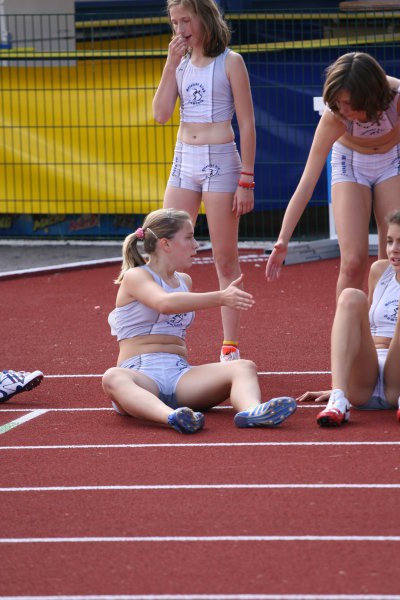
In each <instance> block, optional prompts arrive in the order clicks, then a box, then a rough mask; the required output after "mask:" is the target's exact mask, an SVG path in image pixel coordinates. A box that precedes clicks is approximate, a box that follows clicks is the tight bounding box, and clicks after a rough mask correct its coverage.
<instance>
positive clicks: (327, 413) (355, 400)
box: [299, 210, 400, 426]
mask: <svg viewBox="0 0 400 600" xmlns="http://www.w3.org/2000/svg"><path fill="white" fill-rule="evenodd" d="M387 223H388V232H387V244H386V252H387V256H388V259H387V260H378V261H376V262H374V263H373V264H372V266H371V269H370V274H369V282H368V287H369V296H368V298H367V296H366V294H365V293H364V292H362V291H361V290H357V289H354V288H347V289H345V290H343V292H342V293H341V295H340V296H339V299H338V303H337V308H336V314H335V318H334V321H333V326H332V340H331V368H332V387H333V390H332V392H330V394H329V392H306V393H305V394H303V396H301V397H300V398H299V401H300V402H304V401H307V400H310V399H313V400H315V401H316V402H320V401H322V400H325V399H326V398H327V396H329V401H328V404H327V406H326V408H325V409H324V410H323V411H322V412H320V413H319V414H318V416H317V423H318V424H319V425H322V426H331V425H341V424H342V423H345V422H346V421H348V420H349V416H350V405H352V406H354V407H355V408H358V409H366V410H377V409H390V408H391V409H396V408H397V418H398V419H399V420H400V368H399V365H400V316H399V298H400V210H397V211H395V212H393V213H391V214H390V215H389V216H388V218H387Z"/></svg>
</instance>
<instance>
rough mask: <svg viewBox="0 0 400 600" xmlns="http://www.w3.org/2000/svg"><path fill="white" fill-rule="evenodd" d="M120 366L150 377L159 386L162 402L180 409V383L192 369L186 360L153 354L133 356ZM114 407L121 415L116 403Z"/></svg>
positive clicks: (167, 354)
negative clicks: (178, 392) (178, 386)
mask: <svg viewBox="0 0 400 600" xmlns="http://www.w3.org/2000/svg"><path fill="white" fill-rule="evenodd" d="M119 366H120V367H121V368H123V369H134V370H135V371H139V373H143V374H144V375H147V377H150V379H152V380H153V381H154V383H155V384H156V385H157V386H158V390H159V393H158V397H159V398H160V400H161V401H162V402H164V404H166V405H167V406H170V407H171V408H178V404H177V401H176V396H175V391H176V386H177V384H178V381H179V380H180V378H181V377H182V375H184V374H185V373H187V372H188V371H189V370H190V369H191V368H192V367H191V366H190V365H189V363H188V362H187V360H186V358H182V356H179V355H178V354H169V353H168V352H152V353H150V354H140V355H139V356H132V358H128V359H127V360H125V361H124V362H123V363H121V364H120V365H119ZM112 405H113V408H114V410H115V411H116V412H117V413H119V414H121V412H120V411H119V410H118V407H117V406H116V404H115V403H114V402H112Z"/></svg>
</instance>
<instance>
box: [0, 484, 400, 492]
mask: <svg viewBox="0 0 400 600" xmlns="http://www.w3.org/2000/svg"><path fill="white" fill-rule="evenodd" d="M288 489H291V490H293V489H294V490H331V489H344V490H365V489H368V490H371V489H372V490H398V489H400V483H221V484H220V483H215V484H214V483H210V484H208V483H207V484H177V485H172V484H169V485H69V486H68V485H63V486H37V487H0V493H1V492H81V491H83V492H97V491H110V490H111V491H142V490H144V491H152V490H157V491H159V490H161V491H168V490H288Z"/></svg>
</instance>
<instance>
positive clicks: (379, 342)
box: [373, 336, 392, 350]
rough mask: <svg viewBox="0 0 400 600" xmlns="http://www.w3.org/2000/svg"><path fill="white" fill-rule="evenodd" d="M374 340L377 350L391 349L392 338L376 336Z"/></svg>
mask: <svg viewBox="0 0 400 600" xmlns="http://www.w3.org/2000/svg"><path fill="white" fill-rule="evenodd" d="M373 340H374V344H375V348H376V349H377V350H381V349H387V348H389V346H390V342H391V341H392V340H391V338H387V337H380V336H375V337H374V338H373Z"/></svg>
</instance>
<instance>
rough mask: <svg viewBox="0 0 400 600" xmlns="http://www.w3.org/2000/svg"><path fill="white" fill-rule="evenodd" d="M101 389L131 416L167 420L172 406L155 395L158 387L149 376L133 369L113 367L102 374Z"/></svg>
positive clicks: (161, 421) (157, 420)
mask: <svg viewBox="0 0 400 600" xmlns="http://www.w3.org/2000/svg"><path fill="white" fill-rule="evenodd" d="M102 385H103V390H104V392H105V394H106V395H107V396H109V398H111V399H112V400H113V401H114V402H115V404H116V405H117V407H118V408H120V409H122V410H121V412H122V413H125V414H127V415H130V416H132V417H138V418H143V419H148V420H149V421H154V422H156V423H164V424H167V422H168V415H170V414H171V413H172V412H173V411H172V408H170V407H169V406H167V405H166V404H164V403H163V402H162V401H161V400H160V399H159V398H158V396H157V394H158V387H157V385H156V384H155V383H154V381H152V380H151V379H150V378H149V377H147V376H146V375H143V374H142V373H138V372H137V371H133V370H132V369H124V368H120V367H113V368H111V369H108V371H106V372H105V373H104V375H103V380H102Z"/></svg>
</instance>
